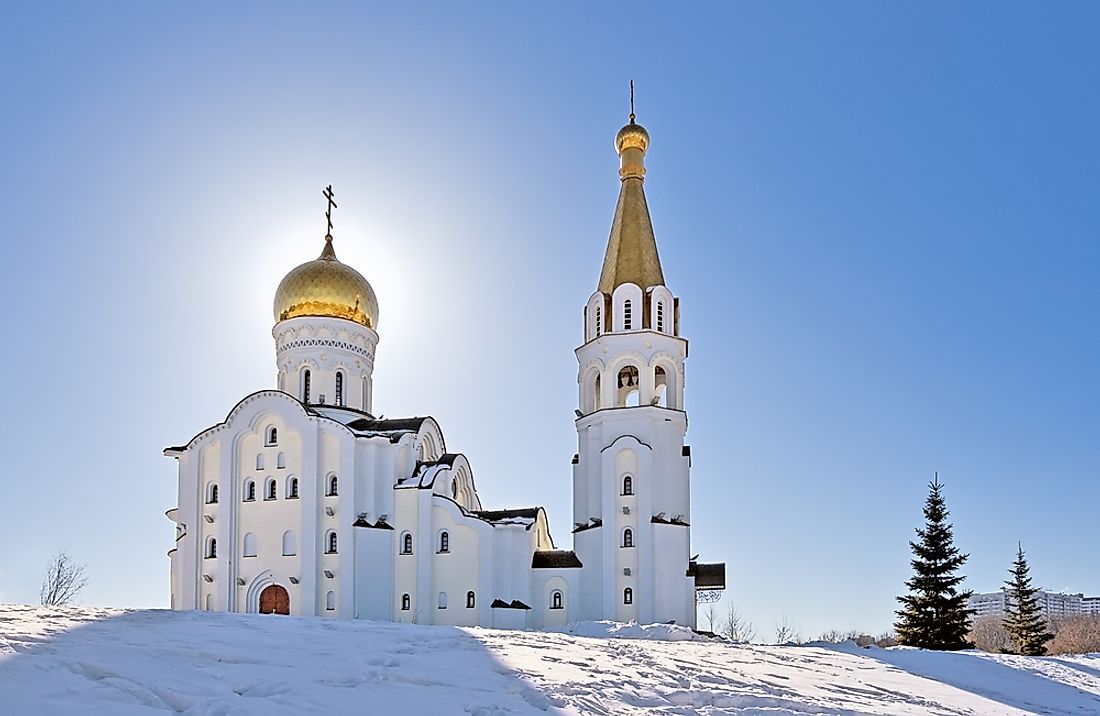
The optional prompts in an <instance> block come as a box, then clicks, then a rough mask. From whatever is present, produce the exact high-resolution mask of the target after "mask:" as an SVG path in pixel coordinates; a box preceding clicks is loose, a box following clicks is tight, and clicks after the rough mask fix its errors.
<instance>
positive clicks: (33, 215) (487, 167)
mask: <svg viewBox="0 0 1100 716" xmlns="http://www.w3.org/2000/svg"><path fill="white" fill-rule="evenodd" d="M1098 32H1100V7H1098V6H1097V5H1095V4H1093V3H1068V2H1067V3H1058V4H1057V5H1054V6H1051V5H1049V4H1041V3H1032V4H1011V3H998V4H997V5H996V6H995V7H994V6H993V5H990V4H978V3H974V4H968V5H965V6H958V5H955V4H947V3H943V4H937V5H933V6H928V5H920V6H918V5H917V4H902V3H829V4H825V3H783V2H775V3H759V4H752V5H750V4H744V3H729V4H699V5H694V6H691V7H689V8H683V7H677V8H674V9H673V8H670V7H662V6H660V5H646V4H640V3H635V4H632V5H631V6H630V7H629V9H628V10H627V9H624V7H623V6H621V5H611V4H608V5H602V6H599V7H589V6H587V5H584V4H580V3H565V4H555V5H553V6H550V5H543V6H539V7H532V6H530V5H529V4H518V3H516V4H473V3H466V4H440V5H427V4H422V5H418V6H415V7H408V6H405V7H402V8H401V12H398V11H397V6H396V5H393V4H386V5H381V6H367V5H364V4H359V3H356V4H311V5H309V6H305V5H293V4H272V3H235V4H232V5H229V6H225V5H218V4H213V3H190V4H187V5H178V4H177V5H165V4H161V5H157V6H149V5H148V4H145V3H131V4H126V3H113V4H110V5H104V4H95V5H93V4H87V3H71V4H56V3H6V4H5V5H4V6H3V8H0V56H2V60H3V61H2V62H0V80H2V85H3V87H4V100H5V101H4V104H5V111H4V112H3V113H2V115H0V155H2V156H3V161H2V162H0V197H2V199H0V202H2V203H0V208H2V211H0V234H2V236H3V241H2V244H0V245H2V249H0V250H2V252H3V254H2V262H0V271H2V272H3V273H2V275H0V299H2V305H3V306H5V307H6V309H7V321H8V325H7V328H6V330H4V331H2V333H0V335H2V336H3V338H2V341H3V351H4V354H5V355H6V356H7V368H8V378H9V382H8V387H7V390H5V391H4V392H5V400H4V405H5V410H4V411H3V414H2V417H0V441H2V443H0V445H2V448H3V449H2V450H0V475H3V478H0V479H2V485H3V498H2V499H0V543H2V544H4V545H7V547H6V548H5V549H4V550H2V551H0V600H8V601H35V600H36V599H37V590H38V583H39V580H40V577H41V572H42V569H43V567H44V566H45V564H46V562H47V561H48V559H49V557H50V555H51V554H52V553H53V552H55V551H56V550H58V549H62V548H65V549H68V550H69V551H70V552H71V553H72V554H73V556H74V557H76V558H77V559H78V560H80V561H83V562H86V563H87V565H88V571H89V574H90V578H91V581H90V584H89V586H88V589H87V590H86V592H85V594H84V599H85V600H86V601H87V602H89V603H93V604H105V605H114V606H142V607H163V606H166V605H167V604H168V561H167V558H166V557H165V552H166V551H167V550H168V549H169V547H170V545H171V540H172V526H171V524H170V523H169V522H168V520H167V519H166V518H165V517H164V514H163V512H164V510H165V509H167V508H169V507H171V506H173V504H174V502H175V464H174V462H173V461H171V460H169V459H167V458H164V457H162V456H161V454H160V451H161V449H162V448H163V447H164V446H166V445H174V444H178V443H180V442H182V441H186V440H187V439H189V438H190V437H191V436H192V435H194V434H195V433H196V432H198V431H199V430H201V429H203V428H205V427H207V426H209V425H211V424H213V423H215V422H218V421H220V420H221V419H222V418H223V417H224V416H225V414H226V413H227V412H228V410H229V409H230V408H231V407H232V406H233V405H234V404H235V403H236V401H237V400H238V399H239V398H240V397H242V396H243V395H245V394H247V393H250V392H252V391H254V390H257V389H261V388H268V387H272V386H273V385H274V377H275V370H274V350H273V343H272V340H271V335H270V330H271V323H272V318H271V301H272V297H273V295H274V291H275V287H276V286H277V284H278V282H279V280H280V278H281V277H282V276H283V275H284V274H285V273H286V272H287V271H289V270H290V269H291V268H292V267H294V266H295V265H297V264H299V263H301V262H302V261H305V260H308V259H311V258H313V257H315V256H316V254H317V253H318V252H319V250H320V246H321V244H320V239H321V236H322V235H323V229H324V217H323V209H324V206H323V200H322V198H321V196H320V189H321V187H323V186H324V185H326V184H329V183H332V184H333V185H334V188H335V190H336V193H337V197H338V201H339V203H340V208H339V210H338V211H337V214H336V217H335V222H336V231H335V234H336V248H337V252H338V254H339V256H340V258H341V259H342V260H344V261H345V262H347V263H350V264H352V265H353V266H355V267H357V268H358V269H359V270H360V271H361V272H362V273H363V274H364V275H365V276H366V277H367V278H368V279H369V280H370V281H371V282H372V284H373V285H374V287H375V290H376V292H377V294H378V297H379V301H380V304H381V316H380V323H379V331H380V334H381V344H380V346H379V351H378V358H377V363H376V371H375V387H376V400H375V409H376V412H379V413H383V414H385V415H387V416H389V417H397V416H402V415H419V414H431V415H434V416H435V417H436V418H438V419H439V420H440V422H441V423H442V425H443V428H444V432H445V435H446V438H447V442H448V448H449V449H451V450H454V451H461V452H464V453H465V454H467V455H468V456H469V458H470V459H471V461H472V463H473V466H474V471H475V477H476V479H477V482H478V486H479V489H480V491H481V494H482V498H483V501H484V502H485V503H486V506H487V507H503V506H521V505H528V504H542V505H545V506H546V507H547V509H548V510H549V513H550V518H551V528H552V531H553V533H554V536H555V537H556V539H557V541H558V543H559V546H569V543H570V536H569V528H570V521H571V514H570V511H571V498H570V487H571V480H570V465H569V462H570V458H571V457H572V455H573V453H574V452H575V449H576V435H575V432H574V430H573V425H572V415H573V408H574V407H575V403H576V363H575V359H574V357H573V353H572V351H573V348H575V347H576V345H577V344H578V343H579V341H580V340H581V329H582V326H581V310H582V307H583V305H584V303H585V300H586V299H587V297H588V296H589V295H590V294H591V292H592V291H593V290H594V287H595V284H596V280H597V278H598V273H599V268H600V264H601V261H602V255H603V250H604V246H605V243H606V239H607V232H608V229H609V227H610V223H611V214H612V210H613V207H614V201H615V198H616V196H617V191H618V181H617V160H616V157H615V155H614V152H613V149H612V138H613V136H614V134H615V132H616V130H617V129H618V128H619V126H621V124H622V123H623V122H624V121H625V120H626V114H627V112H628V106H627V81H628V80H629V79H634V80H635V83H636V86H637V97H638V100H637V113H638V119H639V121H640V122H642V123H643V124H644V125H645V126H646V127H647V128H648V129H649V132H650V134H651V135H652V138H653V142H652V146H651V149H650V152H649V157H648V159H647V165H648V167H649V173H648V175H647V183H646V189H647V193H648V199H649V204H650V209H651V212H652V215H653V221H654V225H655V229H656V232H657V238H658V243H659V246H660V250H661V256H662V261H663V264H664V272H665V277H666V280H667V282H668V284H669V286H670V288H672V290H673V292H674V293H676V294H677V295H678V296H679V297H680V299H681V306H682V309H681V310H682V328H683V333H684V334H685V335H686V337H688V338H689V340H690V341H691V357H690V359H689V361H688V367H687V408H688V412H689V419H690V429H689V436H688V437H689V442H690V444H691V445H692V455H693V460H694V468H693V476H692V480H693V497H694V505H693V514H692V518H693V520H692V521H693V540H694V543H693V551H694V552H700V553H701V554H702V556H703V558H704V559H712V560H718V559H722V560H725V561H726V563H727V567H728V571H727V575H728V582H729V589H728V591H727V592H726V599H727V600H729V601H731V602H732V603H734V604H736V605H738V606H739V608H740V609H741V611H742V613H743V614H745V615H746V616H747V617H748V618H750V619H751V620H752V621H753V622H754V623H755V625H756V627H757V629H758V631H759V632H761V635H762V636H768V635H770V634H771V633H773V632H774V625H775V623H776V622H777V621H779V620H782V619H784V618H786V619H788V620H789V621H790V622H792V623H793V624H794V625H795V626H796V627H798V628H799V629H800V630H801V631H802V632H803V633H804V635H807V636H809V635H813V634H816V633H820V632H821V631H822V630H825V629H829V628H863V629H868V630H882V629H886V628H888V627H889V625H890V623H891V621H892V618H893V615H892V612H893V610H894V608H895V602H894V599H893V597H894V595H896V594H897V593H899V590H901V589H902V588H903V587H902V582H903V581H904V579H905V578H906V577H907V575H908V571H909V567H908V559H909V553H908V548H907V541H908V540H909V539H910V537H911V536H912V530H913V528H914V527H915V526H916V525H917V524H918V523H919V520H920V507H921V503H922V501H923V499H924V496H925V494H926V484H927V482H928V480H930V479H931V477H932V474H933V472H934V471H936V470H938V471H939V473H940V477H941V479H942V480H943V481H944V482H945V483H946V485H947V487H946V495H947V499H948V504H949V507H950V508H951V510H952V513H953V518H954V520H955V523H956V533H957V538H958V544H959V546H960V547H961V548H962V549H963V550H965V551H969V552H970V553H971V560H970V562H969V564H968V565H967V567H966V573H967V574H968V576H969V579H968V582H967V586H969V587H972V588H975V589H977V590H980V591H984V590H989V589H993V588H996V587H997V586H999V583H1000V580H1001V579H1002V578H1003V577H1004V576H1005V575H1006V570H1007V568H1008V566H1009V564H1010V563H1011V560H1012V557H1013V555H1014V550H1015V548H1016V543H1017V541H1018V540H1020V541H1022V542H1023V545H1024V548H1025V550H1027V552H1028V556H1029V558H1030V559H1031V562H1032V572H1033V575H1034V577H1035V579H1036V581H1037V582H1038V583H1040V584H1042V585H1043V586H1044V587H1048V588H1055V589H1071V590H1074V591H1085V592H1088V593H1094V594H1096V593H1100V570H1098V563H1097V557H1096V550H1095V542H1096V536H1095V516H1096V505H1097V504H1100V479H1098V478H1100V378H1098V370H1097V366H1098V365H1100V322H1098V320H1097V314H1098V309H1100V291H1098V289H1097V286H1098V284H1100V217H1098V208H1097V207H1098V205H1100V204H1098V202H1097V199H1096V197H1097V196H1100V142H1098V141H1097V138H1096V136H1097V135H1096V128H1097V127H1098V126H1100V98H1098V95H1097V93H1096V91H1095V87H1097V86H1098V85H1100V53H1097V51H1096V42H1095V40H1096V37H1097V35H1098Z"/></svg>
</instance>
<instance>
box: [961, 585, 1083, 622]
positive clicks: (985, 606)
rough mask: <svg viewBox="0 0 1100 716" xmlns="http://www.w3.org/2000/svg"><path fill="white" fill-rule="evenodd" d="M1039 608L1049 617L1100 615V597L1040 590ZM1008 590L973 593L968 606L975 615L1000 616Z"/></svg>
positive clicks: (1003, 611)
mask: <svg viewBox="0 0 1100 716" xmlns="http://www.w3.org/2000/svg"><path fill="white" fill-rule="evenodd" d="M1038 596H1039V609H1040V611H1042V613H1043V616H1045V617H1047V618H1048V619H1056V618H1058V617H1073V616H1079V615H1081V614H1090V615H1096V616H1100V597H1086V596H1085V595H1084V594H1066V593H1064V592H1048V591H1046V590H1040V591H1039V595H1038ZM1005 597H1006V590H1005V589H1001V590H1000V591H998V592H983V593H981V594H973V595H971V597H970V601H969V602H967V606H968V607H970V608H971V609H973V610H974V616H975V617H999V616H1004V613H1005Z"/></svg>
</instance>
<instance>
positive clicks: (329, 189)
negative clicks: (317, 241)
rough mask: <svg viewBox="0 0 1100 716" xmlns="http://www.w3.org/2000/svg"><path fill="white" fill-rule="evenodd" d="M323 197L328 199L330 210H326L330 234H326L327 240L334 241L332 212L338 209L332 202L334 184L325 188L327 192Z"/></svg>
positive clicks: (323, 192) (323, 193)
mask: <svg viewBox="0 0 1100 716" xmlns="http://www.w3.org/2000/svg"><path fill="white" fill-rule="evenodd" d="M321 194H322V196H324V197H325V198H326V199H328V208H327V209H325V220H326V221H328V232H327V233H326V234H325V238H326V239H328V240H329V241H332V210H333V209H338V208H339V207H338V206H336V202H335V201H333V200H332V197H333V194H332V184H329V185H328V186H327V187H325V190H324V191H322V192H321Z"/></svg>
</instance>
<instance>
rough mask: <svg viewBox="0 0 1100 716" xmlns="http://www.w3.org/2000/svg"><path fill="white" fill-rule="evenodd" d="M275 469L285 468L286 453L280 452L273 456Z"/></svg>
mask: <svg viewBox="0 0 1100 716" xmlns="http://www.w3.org/2000/svg"><path fill="white" fill-rule="evenodd" d="M275 467H277V468H280V469H282V468H285V467H286V453H285V452H281V453H279V454H278V455H276V456H275Z"/></svg>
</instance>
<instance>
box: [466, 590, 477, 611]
mask: <svg viewBox="0 0 1100 716" xmlns="http://www.w3.org/2000/svg"><path fill="white" fill-rule="evenodd" d="M475 599H476V597H474V593H473V592H466V608H467V609H473V608H474V601H475Z"/></svg>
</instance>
